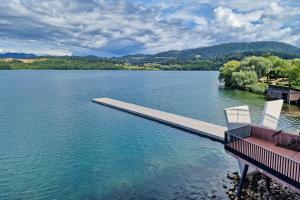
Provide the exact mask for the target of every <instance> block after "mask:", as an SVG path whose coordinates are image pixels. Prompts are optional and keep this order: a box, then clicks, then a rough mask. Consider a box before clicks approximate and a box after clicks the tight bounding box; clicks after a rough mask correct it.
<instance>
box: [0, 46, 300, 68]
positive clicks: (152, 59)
mask: <svg viewBox="0 0 300 200" xmlns="http://www.w3.org/2000/svg"><path fill="white" fill-rule="evenodd" d="M253 55H255V56H265V55H275V56H278V57H281V58H286V59H293V58H300V49H299V48H297V47H295V46H292V45H289V44H286V43H281V42H249V43H246V42H240V43H226V44H220V45H214V46H209V47H200V48H196V49H188V50H182V51H175V50H173V51H165V52H160V53H157V54H154V55H143V54H138V55H128V56H123V57H118V58H100V57H97V56H93V55H91V56H64V57H60V56H43V57H38V56H36V55H34V54H23V53H5V54H0V70H1V69H106V70H107V69H121V70H219V68H220V67H221V66H222V65H223V64H224V63H225V62H227V61H229V60H233V59H234V60H242V59H243V58H244V57H247V56H253Z"/></svg>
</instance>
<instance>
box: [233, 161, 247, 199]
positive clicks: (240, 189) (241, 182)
mask: <svg viewBox="0 0 300 200" xmlns="http://www.w3.org/2000/svg"><path fill="white" fill-rule="evenodd" d="M248 168H249V165H246V164H245V167H244V170H243V174H242V177H241V181H240V184H239V187H238V190H237V194H236V196H237V198H238V199H240V198H241V194H242V189H243V185H244V183H245V180H246V177H247V172H248Z"/></svg>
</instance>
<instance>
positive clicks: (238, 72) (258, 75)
mask: <svg viewBox="0 0 300 200" xmlns="http://www.w3.org/2000/svg"><path fill="white" fill-rule="evenodd" d="M219 80H220V81H221V82H224V83H225V87H228V88H236V89H242V90H246V91H250V92H253V93H257V94H264V93H265V92H266V90H267V87H268V85H269V84H272V85H281V86H287V87H292V88H296V89H299V88H300V59H299V58H296V59H283V58H279V57H277V56H271V55H266V56H250V57H246V58H244V59H243V60H241V61H237V60H231V61H228V62H226V63H225V64H224V65H223V67H221V68H220V75H219Z"/></svg>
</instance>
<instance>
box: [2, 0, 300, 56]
mask: <svg viewBox="0 0 300 200" xmlns="http://www.w3.org/2000/svg"><path fill="white" fill-rule="evenodd" d="M251 41H280V42H286V43H289V44H292V45H295V46H297V47H300V0H281V1H279V0H278V1H277V0H272V1H268V0H247V1H246V0H226V1H225V0H220V1H218V0H212V1H209V0H164V1H163V0H118V1H114V0H0V53H4V52H18V53H33V54H37V55H59V56H61V55H96V56H103V57H111V56H122V55H128V54H154V53H158V52H161V51H167V50H182V49H190V48H197V47H203V46H210V45H215V44H221V43H227V42H251Z"/></svg>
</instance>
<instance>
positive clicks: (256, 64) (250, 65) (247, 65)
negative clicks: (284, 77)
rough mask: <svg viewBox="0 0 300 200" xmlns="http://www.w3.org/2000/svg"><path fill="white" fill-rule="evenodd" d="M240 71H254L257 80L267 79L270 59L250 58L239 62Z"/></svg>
mask: <svg viewBox="0 0 300 200" xmlns="http://www.w3.org/2000/svg"><path fill="white" fill-rule="evenodd" d="M240 68H241V70H242V71H254V72H256V74H257V76H258V78H262V77H264V76H267V78H269V75H270V72H271V70H272V68H273V64H272V62H271V60H270V59H268V58H264V57H257V56H250V57H247V58H245V59H244V60H243V61H242V62H241V67H240Z"/></svg>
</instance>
